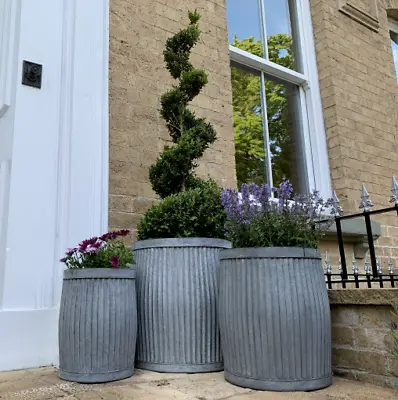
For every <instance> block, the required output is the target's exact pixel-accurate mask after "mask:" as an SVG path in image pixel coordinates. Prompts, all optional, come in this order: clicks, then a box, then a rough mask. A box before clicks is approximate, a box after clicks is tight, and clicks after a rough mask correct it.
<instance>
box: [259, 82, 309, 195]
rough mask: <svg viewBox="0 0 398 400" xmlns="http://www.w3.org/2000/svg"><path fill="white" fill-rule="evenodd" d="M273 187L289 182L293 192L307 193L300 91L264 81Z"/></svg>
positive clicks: (286, 85) (292, 87) (296, 88)
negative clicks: (284, 180)
mask: <svg viewBox="0 0 398 400" xmlns="http://www.w3.org/2000/svg"><path fill="white" fill-rule="evenodd" d="M265 91H266V99H267V115H268V131H269V137H270V148H271V163H272V176H273V184H274V186H278V185H279V184H280V183H281V182H282V179H283V178H286V179H289V180H290V182H291V183H292V184H293V186H294V189H295V191H296V192H301V193H303V192H306V191H307V173H306V169H305V162H304V160H305V152H304V145H303V140H302V118H301V117H300V97H299V88H298V87H296V86H294V85H289V84H283V83H278V82H275V81H272V80H265Z"/></svg>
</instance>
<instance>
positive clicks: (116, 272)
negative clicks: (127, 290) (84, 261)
mask: <svg viewBox="0 0 398 400" xmlns="http://www.w3.org/2000/svg"><path fill="white" fill-rule="evenodd" d="M67 279H135V269H133V268H82V269H80V268H72V269H66V270H64V280H67Z"/></svg>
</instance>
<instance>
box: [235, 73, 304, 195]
mask: <svg viewBox="0 0 398 400" xmlns="http://www.w3.org/2000/svg"><path fill="white" fill-rule="evenodd" d="M264 92H265V99H264V100H263V97H262V96H261V93H264ZM232 96H233V112H234V135H235V149H236V151H235V158H236V171H237V179H238V186H239V187H240V186H241V185H242V183H250V182H255V183H257V184H261V183H264V182H267V183H269V181H270V180H271V181H272V182H273V185H274V186H276V185H278V184H279V183H280V182H281V181H282V179H283V178H287V179H289V180H290V181H291V182H292V183H293V185H294V186H295V187H296V188H297V189H299V190H305V186H306V182H305V180H306V179H305V174H304V173H303V171H304V167H303V160H302V157H301V152H302V143H301V141H300V138H301V136H302V135H301V123H300V114H299V94H298V88H297V87H296V86H294V85H290V84H285V83H281V82H276V81H274V80H271V79H263V83H262V79H261V74H253V73H250V72H247V71H245V70H243V69H241V68H238V67H232ZM264 107H266V113H264V112H263V111H264ZM270 167H271V171H269V168H270ZM267 171H268V173H270V174H272V178H271V179H270V178H269V175H268V173H267Z"/></svg>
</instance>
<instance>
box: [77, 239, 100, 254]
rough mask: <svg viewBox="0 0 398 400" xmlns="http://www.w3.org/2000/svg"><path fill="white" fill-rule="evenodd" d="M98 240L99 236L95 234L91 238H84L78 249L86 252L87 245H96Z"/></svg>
mask: <svg viewBox="0 0 398 400" xmlns="http://www.w3.org/2000/svg"><path fill="white" fill-rule="evenodd" d="M97 240H98V237H97V236H94V237H92V238H91V239H87V240H83V241H82V242H81V243H79V247H78V250H79V251H81V252H82V253H84V252H85V251H86V249H87V247H88V246H92V245H94V244H95V243H96V241H97Z"/></svg>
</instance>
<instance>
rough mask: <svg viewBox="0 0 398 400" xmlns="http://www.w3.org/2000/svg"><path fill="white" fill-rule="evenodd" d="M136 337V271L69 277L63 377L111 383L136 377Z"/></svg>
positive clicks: (73, 272) (74, 272)
mask: <svg viewBox="0 0 398 400" xmlns="http://www.w3.org/2000/svg"><path fill="white" fill-rule="evenodd" d="M136 337H137V300H136V288H135V270H133V269H131V268H123V269H122V268H121V269H110V268H109V269H108V268H87V269H69V270H66V271H64V281H63V288H62V296H61V309H60V316H59V377H60V378H61V379H65V380H68V381H74V382H82V383H100V382H110V381H116V380H119V379H124V378H128V377H130V376H132V375H133V373H134V357H135V347H136Z"/></svg>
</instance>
